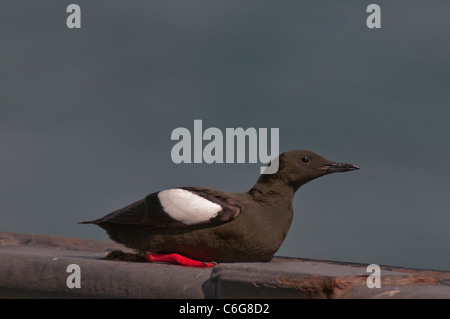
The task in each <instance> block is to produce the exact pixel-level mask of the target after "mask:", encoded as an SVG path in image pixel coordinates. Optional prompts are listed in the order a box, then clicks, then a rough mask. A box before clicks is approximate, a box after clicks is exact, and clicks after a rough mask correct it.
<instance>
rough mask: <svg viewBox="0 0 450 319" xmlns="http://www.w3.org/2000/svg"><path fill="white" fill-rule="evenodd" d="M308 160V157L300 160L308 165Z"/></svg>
mask: <svg viewBox="0 0 450 319" xmlns="http://www.w3.org/2000/svg"><path fill="white" fill-rule="evenodd" d="M310 160H311V159H310V158H309V157H308V156H305V157H303V158H302V162H303V163H309V161H310Z"/></svg>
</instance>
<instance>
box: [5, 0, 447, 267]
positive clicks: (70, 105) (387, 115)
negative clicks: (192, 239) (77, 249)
mask: <svg viewBox="0 0 450 319" xmlns="http://www.w3.org/2000/svg"><path fill="white" fill-rule="evenodd" d="M74 2H75V3H77V4H78V5H80V6H81V25H82V28H81V29H79V30H69V29H68V28H67V27H66V18H67V16H68V13H66V8H67V6H68V5H69V4H70V3H73V2H67V1H47V0H45V1H21V0H15V1H1V2H0V230H2V231H13V232H24V233H36V234H48V235H57V236H71V237H80V238H91V239H107V235H106V234H105V232H104V231H103V230H102V229H100V228H98V227H96V226H92V225H79V224H77V223H78V222H79V221H83V220H90V219H94V218H97V217H101V216H103V215H105V214H107V213H109V212H111V211H113V210H115V209H117V208H120V207H123V206H125V205H127V204H129V203H131V202H132V201H135V200H138V199H141V198H143V197H144V196H146V195H147V194H149V193H151V192H155V191H158V190H161V189H165V188H170V187H176V186H189V185H194V186H209V187H215V188H221V189H226V190H229V191H236V192H242V191H246V190H248V189H249V188H250V187H251V186H252V185H253V183H254V182H255V181H256V179H257V177H258V175H259V167H260V166H261V164H260V163H258V164H212V165H208V164H179V165H176V164H174V163H173V162H172V161H171V157H170V152H171V149H172V147H173V145H174V144H175V141H171V139H170V135H171V132H172V131H173V130H174V129H175V128H177V127H186V128H188V129H190V130H191V132H192V130H193V121H194V119H201V120H202V121H203V128H204V129H206V128H207V127H217V128H220V129H221V130H222V131H223V132H225V128H227V127H229V128H236V127H243V128H248V127H255V128H279V129H280V151H281V152H283V151H287V150H291V149H310V150H313V151H316V152H318V153H320V154H321V155H323V156H325V157H327V158H329V159H332V160H335V161H342V162H350V163H354V164H356V165H359V166H360V167H361V170H360V171H357V172H350V173H345V174H334V175H330V176H326V177H323V178H320V179H318V180H315V181H313V182H311V183H309V184H307V185H305V186H303V187H301V188H300V190H299V191H298V192H297V194H296V196H295V200H294V210H295V216H294V221H293V224H292V226H291V229H290V232H289V234H288V236H287V238H286V240H285V242H284V244H283V245H282V247H281V248H280V250H279V251H278V252H277V255H281V256H295V257H304V258H318V259H326V260H341V261H352V262H361V263H367V264H369V263H377V264H381V265H382V264H387V265H397V266H407V267H423V268H431V269H444V270H450V248H449V247H450V245H449V243H450V232H449V224H450V213H449V207H450V196H449V181H450V170H449V162H450V148H449V133H450V128H449V121H450V58H449V57H450V35H449V34H450V2H446V1H427V2H424V1H377V2H376V3H377V4H379V5H380V7H381V10H382V13H381V19H382V22H381V23H382V28H381V29H378V30H370V29H368V28H367V26H366V18H367V16H368V13H366V8H367V5H368V4H370V3H372V2H369V1H316V2H313V1H300V0H299V1H286V0H282V1H265V0H258V1H256V0H239V1H235V0H231V1H206V0H196V1H193V0H190V1H184V0H183V1H180V0H170V1H127V2H123V1H74ZM205 144H206V143H205Z"/></svg>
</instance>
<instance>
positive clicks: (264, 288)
mask: <svg viewBox="0 0 450 319" xmlns="http://www.w3.org/2000/svg"><path fill="white" fill-rule="evenodd" d="M111 250H122V251H125V252H130V251H129V250H127V249H126V248H125V247H123V246H121V245H119V244H116V243H114V242H111V241H98V240H85V239H77V238H65V237H54V236H43V235H30V234H17V233H8V232H0V298H191V299H194V298H195V299H200V298H450V272H445V271H433V270H421V269H407V268H399V267H387V266H382V267H381V288H372V289H370V288H368V287H367V284H366V281H367V278H368V276H369V275H370V273H367V271H366V270H367V265H364V264H356V263H342V262H333V261H320V260H308V259H299V258H283V257H274V258H273V259H272V261H271V262H268V263H223V264H219V265H217V266H215V267H214V268H193V267H183V266H176V265H167V264H161V263H147V262H127V261H117V260H104V259H103V258H104V257H105V256H106V255H107V253H109V252H110V251H111ZM130 260H133V258H131V259H130ZM137 261H139V260H137ZM71 264H76V265H79V266H80V278H81V281H80V284H81V287H80V288H69V287H68V285H67V279H68V277H69V276H70V275H71V272H67V267H68V266H69V265H71Z"/></svg>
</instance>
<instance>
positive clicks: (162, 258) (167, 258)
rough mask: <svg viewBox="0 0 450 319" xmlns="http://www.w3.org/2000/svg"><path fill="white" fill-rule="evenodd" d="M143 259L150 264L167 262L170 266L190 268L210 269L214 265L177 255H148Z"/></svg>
mask: <svg viewBox="0 0 450 319" xmlns="http://www.w3.org/2000/svg"><path fill="white" fill-rule="evenodd" d="M145 258H146V259H147V260H148V261H150V262H155V261H159V262H167V263H171V264H177V265H183V266H191V267H212V266H215V263H211V262H205V261H197V260H193V259H190V258H187V257H184V256H181V255H179V254H154V253H151V254H148V255H145Z"/></svg>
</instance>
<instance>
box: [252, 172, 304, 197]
mask: <svg viewBox="0 0 450 319" xmlns="http://www.w3.org/2000/svg"><path fill="white" fill-rule="evenodd" d="M296 190H297V188H295V189H294V187H292V186H291V185H289V184H287V183H286V182H285V181H284V180H283V179H282V178H280V176H277V175H276V174H275V175H261V176H260V177H259V179H258V180H257V181H256V184H255V185H254V186H253V187H252V188H251V189H250V190H249V194H250V195H252V196H254V197H260V198H267V199H269V198H272V197H283V198H285V199H286V200H292V198H293V197H294V193H295V191H296Z"/></svg>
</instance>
